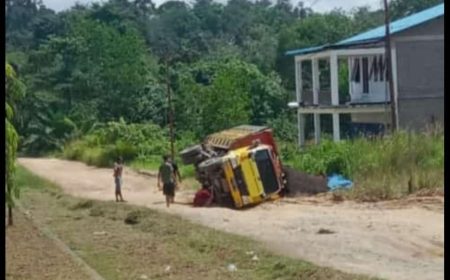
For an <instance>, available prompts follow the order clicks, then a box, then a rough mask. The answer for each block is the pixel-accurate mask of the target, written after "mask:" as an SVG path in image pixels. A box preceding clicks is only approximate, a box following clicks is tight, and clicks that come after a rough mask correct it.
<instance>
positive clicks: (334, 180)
mask: <svg viewBox="0 0 450 280" xmlns="http://www.w3.org/2000/svg"><path fill="white" fill-rule="evenodd" d="M352 186H353V182H352V181H350V180H348V179H346V178H344V176H342V175H339V174H333V175H331V176H329V177H328V188H329V189H330V191H334V190H337V189H350V188H351V187H352Z"/></svg>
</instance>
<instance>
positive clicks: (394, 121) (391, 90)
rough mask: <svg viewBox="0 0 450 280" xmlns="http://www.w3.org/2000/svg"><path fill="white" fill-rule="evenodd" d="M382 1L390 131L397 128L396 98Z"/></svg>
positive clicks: (387, 29) (386, 18) (387, 21)
mask: <svg viewBox="0 0 450 280" xmlns="http://www.w3.org/2000/svg"><path fill="white" fill-rule="evenodd" d="M383 2H384V21H385V26H386V38H385V48H386V52H385V55H386V64H387V65H386V66H387V72H388V73H387V74H388V83H389V96H390V99H391V129H392V133H394V132H395V131H396V130H397V110H396V109H397V105H396V103H397V100H396V96H395V93H394V82H393V75H392V58H391V34H390V32H389V5H388V2H387V0H383Z"/></svg>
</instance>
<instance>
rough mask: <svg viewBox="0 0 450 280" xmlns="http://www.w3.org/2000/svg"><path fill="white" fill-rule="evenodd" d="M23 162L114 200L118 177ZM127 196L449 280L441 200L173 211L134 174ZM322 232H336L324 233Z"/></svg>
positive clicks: (376, 266)
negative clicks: (445, 276)
mask: <svg viewBox="0 0 450 280" xmlns="http://www.w3.org/2000/svg"><path fill="white" fill-rule="evenodd" d="M19 163H20V164H22V165H23V166H25V167H26V168H28V169H29V170H31V171H33V172H34V173H36V174H38V175H40V176H43V177H45V178H47V179H49V180H50V181H53V182H55V183H57V184H58V185H60V186H61V187H62V188H63V189H64V190H65V191H66V192H67V193H69V194H71V195H74V196H78V197H84V198H90V199H99V200H112V199H114V186H113V177H112V170H109V169H99V168H94V167H88V166H86V165H85V164H82V163H79V162H71V161H64V160H57V159H28V158H21V159H19ZM123 193H124V197H125V199H126V200H127V201H128V203H133V204H136V205H142V206H147V207H150V208H153V209H158V210H162V211H167V212H169V213H174V214H177V215H180V216H182V217H184V218H186V219H189V220H191V221H194V222H197V223H200V224H203V225H206V226H209V227H213V228H216V229H220V230H224V231H227V232H232V233H237V234H241V235H245V236H249V237H252V238H254V239H256V240H259V241H262V242H264V243H266V244H267V245H268V247H269V248H271V249H272V250H274V251H276V252H278V253H281V254H284V255H288V256H292V257H296V258H300V259H304V260H308V261H311V262H313V263H315V264H318V265H322V266H328V267H333V268H336V269H339V270H342V271H346V272H350V273H361V274H366V275H372V276H378V277H383V278H387V279H396V280H403V279H405V280H406V279H408V280H415V279H417V280H427V279H430V280H431V279H432V280H436V279H444V212H443V207H442V205H443V199H441V198H437V199H432V201H431V202H430V201H425V200H422V202H420V201H419V202H417V201H416V202H414V203H410V202H406V203H365V204H357V203H352V202H342V203H330V202H329V201H328V202H325V200H324V201H323V203H322V202H321V200H320V199H303V200H302V199H300V200H296V201H293V200H280V201H278V202H275V203H265V204H262V205H260V206H257V207H254V208H251V209H247V210H231V209H225V208H193V207H191V206H188V205H185V204H182V203H180V204H176V205H172V206H171V207H170V208H168V209H167V208H166V207H165V204H164V199H163V196H162V194H161V193H160V192H158V191H157V188H156V178H154V177H149V176H144V175H139V174H137V173H136V172H133V171H131V170H128V169H126V170H125V173H124V188H123ZM189 199H190V200H192V192H187V191H182V192H180V193H179V195H178V196H177V198H176V200H177V201H179V202H187V201H189ZM293 202H294V203H293ZM427 208H428V209H427ZM321 229H324V230H328V231H331V233H329V234H319V233H318V232H319V231H320V230H321Z"/></svg>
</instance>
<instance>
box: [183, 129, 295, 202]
mask: <svg viewBox="0 0 450 280" xmlns="http://www.w3.org/2000/svg"><path fill="white" fill-rule="evenodd" d="M180 156H181V159H182V161H183V163H184V164H193V165H194V166H195V175H196V179H197V180H198V181H199V182H200V184H201V185H202V187H203V188H206V189H209V191H210V192H211V193H212V197H213V199H214V202H215V203H217V204H220V205H223V206H229V207H235V208H242V207H245V206H249V205H254V204H258V203H260V202H262V201H265V200H269V199H275V198H277V197H279V195H280V194H281V192H283V190H284V187H285V184H286V180H285V175H284V173H283V167H282V164H281V161H280V158H279V155H278V151H277V147H276V145H275V141H274V139H273V135H272V131H271V130H270V129H269V128H267V127H261V126H250V125H241V126H237V127H234V128H231V129H228V130H224V131H221V132H218V133H214V134H211V135H209V136H207V137H206V138H205V140H204V141H203V143H201V144H199V145H195V146H192V147H189V148H186V149H184V150H183V151H181V153H180Z"/></svg>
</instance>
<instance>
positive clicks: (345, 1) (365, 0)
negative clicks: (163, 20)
mask: <svg viewBox="0 0 450 280" xmlns="http://www.w3.org/2000/svg"><path fill="white" fill-rule="evenodd" d="M216 1H218V2H223V3H225V2H226V1H227V0H216ZM43 2H44V4H45V5H46V6H47V7H49V8H51V9H53V10H55V11H57V12H59V11H62V10H65V9H68V8H70V7H71V6H73V5H74V4H75V3H76V2H78V3H81V4H86V3H92V2H102V1H101V0H43ZM153 2H154V3H155V4H156V5H157V6H158V5H159V4H161V3H163V2H165V0H154V1H153ZM293 2H294V3H297V1H296V0H293ZM303 2H304V3H305V6H307V7H311V6H312V8H313V10H314V11H316V12H328V11H330V10H333V9H334V8H342V9H343V10H346V11H349V10H351V9H352V8H354V7H359V6H369V7H371V8H372V9H374V8H381V7H382V6H381V3H382V1H380V0H303Z"/></svg>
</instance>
